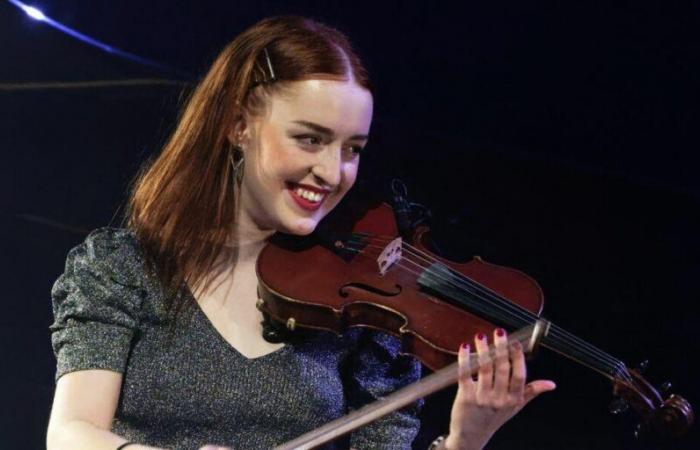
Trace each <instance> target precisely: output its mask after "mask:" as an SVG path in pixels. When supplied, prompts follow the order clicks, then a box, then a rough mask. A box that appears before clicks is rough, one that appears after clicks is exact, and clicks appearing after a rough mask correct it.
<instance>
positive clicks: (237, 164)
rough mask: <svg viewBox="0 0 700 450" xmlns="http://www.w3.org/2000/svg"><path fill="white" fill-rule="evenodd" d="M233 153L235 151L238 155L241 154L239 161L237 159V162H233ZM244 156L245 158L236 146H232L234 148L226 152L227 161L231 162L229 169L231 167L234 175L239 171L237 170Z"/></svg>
mask: <svg viewBox="0 0 700 450" xmlns="http://www.w3.org/2000/svg"><path fill="white" fill-rule="evenodd" d="M234 151H236V152H238V153H240V154H241V159H239V160H238V162H235V161H234V160H233V152H234ZM244 156H245V155H244V153H243V149H242V148H241V147H240V146H238V145H236V146H234V147H233V148H232V150H231V151H229V152H228V159H229V161H231V167H233V173H234V174H235V173H237V172H238V169H239V168H240V167H241V165H242V164H243V159H244Z"/></svg>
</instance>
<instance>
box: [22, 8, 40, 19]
mask: <svg viewBox="0 0 700 450" xmlns="http://www.w3.org/2000/svg"><path fill="white" fill-rule="evenodd" d="M21 8H22V9H23V10H24V12H25V13H27V15H28V16H29V17H31V18H32V19H35V20H46V16H45V15H44V13H43V12H41V11H39V10H38V9H36V8H35V7H33V6H22V7H21Z"/></svg>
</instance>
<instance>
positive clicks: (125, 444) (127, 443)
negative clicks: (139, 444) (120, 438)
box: [115, 442, 136, 450]
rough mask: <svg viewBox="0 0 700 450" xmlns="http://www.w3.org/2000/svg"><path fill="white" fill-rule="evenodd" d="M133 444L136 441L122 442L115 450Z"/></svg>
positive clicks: (120, 449)
mask: <svg viewBox="0 0 700 450" xmlns="http://www.w3.org/2000/svg"><path fill="white" fill-rule="evenodd" d="M134 444H136V442H124V443H123V444H122V445H120V446H119V447H117V448H116V449H115V450H122V449H123V448H124V447H126V446H127V445H134Z"/></svg>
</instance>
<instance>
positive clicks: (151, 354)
mask: <svg viewBox="0 0 700 450" xmlns="http://www.w3.org/2000/svg"><path fill="white" fill-rule="evenodd" d="M372 108H373V95H372V90H371V86H370V83H369V80H368V77H367V73H366V71H365V69H364V68H363V66H362V64H361V62H360V60H359V58H358V57H357V55H356V54H355V52H354V51H353V49H352V48H351V46H350V44H349V43H348V41H347V39H346V38H345V37H344V36H343V35H342V34H340V33H339V32H337V31H336V30H334V29H331V28H329V27H326V26H324V25H322V24H319V23H317V22H314V21H312V20H309V19H304V18H299V17H279V18H271V19H266V20H263V21H261V22H259V23H257V24H256V25H254V26H253V27H251V28H249V29H248V30H246V31H245V32H243V33H242V34H241V35H239V36H238V37H237V38H236V39H235V40H233V41H232V42H231V43H230V44H229V45H228V46H227V47H226V48H225V49H224V50H223V51H222V53H221V54H220V55H219V57H218V58H217V59H216V61H215V62H214V64H213V65H212V67H211V68H210V70H209V72H208V73H207V75H206V76H205V78H204V79H203V81H202V82H201V83H200V84H199V86H198V87H197V88H196V90H195V92H194V93H193V95H192V97H191V99H190V100H189V102H188V104H187V105H186V108H185V110H184V112H183V115H182V117H181V119H180V121H179V124H178V126H177V128H176V129H175V131H174V133H173V135H172V137H171V138H170V140H169V142H168V143H167V144H166V145H165V147H164V149H163V151H162V152H161V154H160V155H159V156H158V158H157V159H156V160H155V161H154V162H153V164H152V165H150V166H149V167H148V169H147V170H145V171H144V172H143V173H142V174H141V175H140V176H139V178H138V179H137V182H136V183H135V185H134V189H133V192H132V195H131V198H130V208H129V212H128V227H127V228H126V229H112V228H103V229H99V230H96V231H94V232H93V233H91V234H90V236H88V238H87V239H86V241H85V242H84V243H83V244H81V245H80V246H78V247H76V248H74V249H73V250H72V251H71V252H70V253H69V255H68V258H67V262H66V270H65V273H64V274H63V275H62V276H61V277H60V278H59V279H58V280H57V282H56V284H55V286H54V289H53V292H52V295H53V299H54V313H55V323H54V324H53V325H52V327H51V329H52V332H53V334H52V344H53V346H54V351H55V353H56V358H57V362H58V370H57V374H56V377H57V385H56V393H55V399H54V404H53V409H52V412H51V419H50V422H49V429H48V436H47V444H48V447H49V448H51V449H60V448H70V449H79V448H89V449H101V448H104V449H117V448H119V449H121V448H128V449H129V450H132V449H137V448H154V446H155V447H157V448H199V447H201V446H202V445H205V444H215V445H221V446H229V447H234V448H238V449H248V448H271V447H273V446H274V445H275V444H279V443H281V442H284V441H286V440H288V439H291V438H293V437H295V436H297V435H298V434H301V433H303V432H304V431H307V430H309V429H313V428H315V427H318V426H320V425H322V424H323V423H325V422H327V421H329V420H331V419H333V418H335V417H338V416H340V415H342V414H343V413H344V412H345V411H346V410H347V409H348V408H352V407H357V406H360V405H361V404H363V403H366V402H369V401H372V400H373V399H376V398H378V397H380V396H382V395H384V394H386V393H387V392H389V391H391V390H394V389H396V388H398V387H401V386H404V385H406V384H409V383H410V382H412V381H415V380H416V379H417V378H418V377H419V374H420V366H419V365H418V363H417V362H416V361H415V360H413V359H412V358H410V357H407V356H403V355H400V354H399V353H398V341H397V340H396V339H395V338H393V337H391V336H388V335H385V334H383V333H379V332H375V331H371V330H366V329H353V330H351V331H350V332H348V333H346V334H345V335H343V336H335V335H332V334H330V333H324V332H306V333H303V339H291V340H289V341H288V342H283V343H271V342H268V341H266V340H264V339H263V338H262V334H261V332H262V325H261V321H262V316H261V313H260V312H259V311H258V310H257V309H256V308H255V303H256V300H257V293H256V287H257V279H256V275H255V269H254V263H255V261H256V258H257V255H258V253H259V252H260V250H261V248H262V247H263V246H264V245H265V242H266V240H267V239H268V238H269V237H270V236H271V235H272V234H273V233H274V232H277V231H279V232H283V233H288V234H294V235H307V234H309V233H311V232H313V231H314V229H315V228H316V226H317V225H318V223H319V221H320V220H321V219H322V218H323V217H324V216H325V215H326V214H328V213H329V212H330V211H331V210H332V209H333V208H334V207H335V206H336V205H337V204H338V203H339V202H340V200H341V199H342V198H343V196H344V195H345V194H346V193H347V192H348V190H349V189H350V188H351V187H352V185H353V183H354V182H355V178H356V175H357V170H358V166H359V161H360V156H359V154H360V153H361V151H362V149H363V147H364V146H365V145H366V143H367V139H368V134H369V129H370V124H371V120H372ZM466 338H468V337H466V336H465V339H466ZM494 340H495V343H496V345H497V348H498V351H499V357H498V359H497V362H496V363H495V367H492V366H486V367H484V368H482V369H481V371H480V372H479V376H478V381H474V380H473V379H472V378H471V377H470V376H468V375H465V376H463V377H462V379H461V381H460V384H459V389H458V393H457V397H456V399H455V402H454V406H453V408H452V416H451V422H450V433H449V435H448V437H447V438H446V439H438V440H437V441H436V443H435V447H441V448H449V449H472V448H482V447H483V446H484V444H485V443H486V442H487V441H488V439H489V437H490V436H491V434H492V433H493V432H494V431H495V430H496V429H498V428H499V427H500V426H501V425H502V424H503V423H504V422H505V421H506V420H507V419H508V418H510V417H511V416H512V415H513V414H515V413H516V412H517V411H518V410H519V409H520V408H522V406H523V405H524V404H525V403H527V401H529V400H530V399H531V398H533V397H535V396H536V395H538V394H539V393H541V392H544V391H546V390H550V389H553V387H554V386H553V383H551V382H548V381H536V382H532V383H530V384H528V385H525V383H524V378H525V366H524V362H523V357H522V351H517V350H514V349H511V350H510V354H509V350H508V349H507V348H506V346H505V345H504V343H505V340H506V337H505V333H504V332H503V331H502V330H498V331H497V333H496V334H495V336H494ZM487 345H488V338H487V337H486V336H477V337H476V339H475V348H476V351H477V352H479V353H480V354H483V353H484V349H485V348H486V347H487ZM468 351H469V350H468V346H465V348H464V349H463V350H462V353H461V354H460V358H459V359H460V361H461V362H462V368H464V369H466V361H467V359H466V358H464V355H466V354H467V353H468ZM511 361H512V362H511ZM415 413H416V408H415V407H414V408H408V409H404V410H402V411H399V412H395V413H392V414H390V415H388V416H386V417H385V418H383V419H381V420H378V421H376V422H374V423H373V424H371V425H368V426H367V427H364V428H362V429H360V430H358V431H356V432H355V433H353V434H352V436H351V437H350V446H351V447H353V448H358V449H359V448H372V449H378V448H387V449H389V448H391V449H393V448H396V449H399V448H401V449H403V448H410V444H411V441H412V440H413V438H414V437H415V435H416V433H417V430H418V426H419V424H418V421H417V419H416V417H415Z"/></svg>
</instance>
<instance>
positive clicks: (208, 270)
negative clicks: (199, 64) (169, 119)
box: [126, 16, 372, 314]
mask: <svg viewBox="0 0 700 450" xmlns="http://www.w3.org/2000/svg"><path fill="white" fill-rule="evenodd" d="M268 61H269V62H268ZM271 69H272V71H271ZM323 75H325V76H331V77H337V78H342V79H347V78H349V77H350V76H352V78H354V80H355V82H356V83H357V84H359V85H360V86H363V87H365V88H367V89H368V90H370V91H371V90H372V88H371V85H370V82H369V78H368V76H367V71H366V70H365V68H364V66H363V65H362V63H361V61H360V59H359V57H358V56H357V54H356V53H355V51H354V50H353V48H352V46H351V45H350V42H349V41H348V39H347V38H346V37H345V36H344V35H343V34H342V33H341V32H339V31H337V30H335V29H334V28H331V27H329V26H326V25H323V24H321V23H318V22H316V21H314V20H311V19H308V18H304V17H297V16H282V17H272V18H267V19H264V20H261V21H260V22H258V23H256V24H255V25H253V26H252V27H250V28H248V29H247V30H245V31H244V32H243V33H241V34H239V35H238V36H237V37H236V38H235V39H234V40H233V41H231V42H230V43H229V44H228V45H227V46H226V47H225V48H224V49H223V50H222V51H221V53H220V54H219V55H218V57H217V58H216V60H215V61H214V63H213V64H212V66H211V68H210V69H209V71H208V72H207V74H206V75H205V76H204V78H203V79H202V80H201V81H200V82H199V84H198V85H197V87H196V88H195V89H194V91H193V92H192V94H191V96H190V97H189V99H188V100H187V102H186V104H185V106H184V109H183V111H182V113H181V116H180V119H179V121H178V124H177V127H176V128H175V130H174V132H173V133H172V135H171V136H170V138H169V140H168V141H167V143H166V144H165V146H164V147H163V149H162V151H161V152H160V154H159V155H158V156H157V158H155V159H154V160H153V161H152V162H151V163H147V164H145V165H144V167H143V168H142V170H141V171H140V172H139V174H138V175H137V177H136V178H135V180H134V183H133V187H132V191H131V195H130V198H129V202H128V208H127V213H126V220H127V227H128V228H129V229H131V230H133V231H134V232H135V234H136V236H137V237H138V239H139V242H140V244H141V247H142V249H143V251H144V253H145V256H146V259H147V262H148V263H149V264H148V266H149V267H150V269H151V270H153V272H154V273H155V275H156V276H157V278H158V279H159V281H160V283H161V285H162V287H163V288H164V289H165V293H166V298H167V299H168V301H169V307H170V309H171V310H173V311H174V312H175V314H177V312H178V311H179V310H180V309H181V306H184V305H185V304H186V303H187V302H186V300H185V296H177V295H175V294H177V293H178V291H179V290H180V289H181V288H182V287H183V283H187V285H189V286H190V287H203V288H204V289H206V288H207V287H208V286H209V284H210V283H211V281H212V280H213V276H212V275H211V274H212V273H213V271H214V266H215V263H216V261H217V259H218V257H219V256H220V255H221V253H222V251H223V250H224V248H225V244H226V243H227V242H229V238H230V235H231V232H232V231H233V230H234V227H235V224H236V211H237V204H238V195H237V194H238V190H239V186H240V182H241V173H242V170H238V171H234V170H233V166H232V164H231V160H230V155H231V154H232V153H231V145H232V143H231V142H229V139H228V136H230V132H231V130H233V129H235V128H236V127H237V126H238V125H240V124H241V123H242V121H243V120H245V118H246V117H252V116H254V115H256V114H259V113H261V111H262V110H263V109H264V107H265V105H266V98H268V97H269V96H270V95H272V94H274V93H275V92H276V90H278V89H279V88H280V87H281V86H283V85H284V82H287V81H299V80H303V79H309V78H314V77H315V76H323ZM177 298H181V299H182V300H183V301H184V302H183V303H180V302H177V301H176V300H177ZM173 307H174V308H173Z"/></svg>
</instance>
